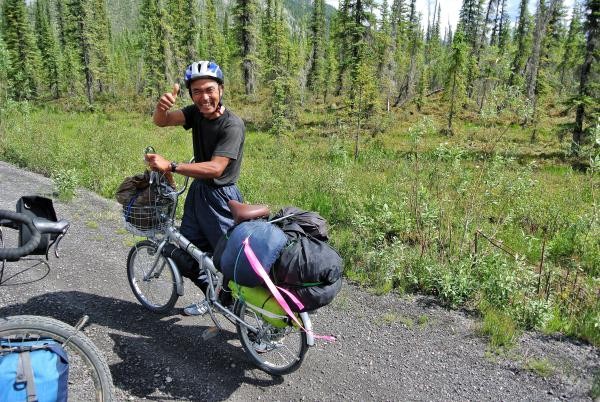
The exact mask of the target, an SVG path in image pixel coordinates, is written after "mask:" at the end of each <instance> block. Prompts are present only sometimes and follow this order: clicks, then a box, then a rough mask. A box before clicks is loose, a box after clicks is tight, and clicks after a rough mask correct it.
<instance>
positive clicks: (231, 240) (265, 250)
mask: <svg viewBox="0 0 600 402" xmlns="http://www.w3.org/2000/svg"><path fill="white" fill-rule="evenodd" d="M248 237H249V239H250V247H251V248H252V251H254V254H256V257H258V259H259V261H260V262H261V264H262V266H263V268H264V269H265V271H266V272H267V273H269V271H270V270H271V267H272V266H273V264H274V263H275V260H277V258H278V257H279V254H280V253H281V250H283V248H284V247H285V245H286V243H287V237H286V235H285V233H283V230H281V229H280V228H279V227H277V226H275V225H273V224H271V223H269V222H266V221H262V220H255V221H249V222H242V223H240V224H239V225H237V226H236V227H234V228H233V229H232V230H231V231H230V232H229V236H228V238H227V243H226V245H225V248H224V249H223V253H222V254H221V256H220V260H219V261H218V265H217V266H220V269H221V272H223V275H224V277H225V280H233V281H235V282H236V283H238V284H240V285H243V286H250V287H254V286H259V285H262V279H260V277H258V276H257V275H256V273H255V272H254V270H253V269H252V267H251V266H250V262H249V261H248V259H247V258H246V254H245V253H244V245H243V241H244V240H246V238H248Z"/></svg>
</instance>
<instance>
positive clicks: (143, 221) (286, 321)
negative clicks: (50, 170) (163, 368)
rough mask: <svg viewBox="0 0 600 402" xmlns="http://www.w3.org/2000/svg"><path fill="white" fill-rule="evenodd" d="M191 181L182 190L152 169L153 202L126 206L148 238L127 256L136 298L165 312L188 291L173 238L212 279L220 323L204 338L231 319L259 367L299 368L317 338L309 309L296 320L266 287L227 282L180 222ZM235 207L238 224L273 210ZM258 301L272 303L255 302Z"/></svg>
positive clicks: (134, 226) (131, 224) (135, 229)
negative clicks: (227, 294) (227, 295)
mask: <svg viewBox="0 0 600 402" xmlns="http://www.w3.org/2000/svg"><path fill="white" fill-rule="evenodd" d="M188 180H189V178H186V179H185V183H184V185H183V188H181V189H180V190H179V191H176V190H174V189H173V188H172V187H170V185H169V183H168V182H167V180H166V179H165V178H164V176H162V175H160V174H158V173H156V172H151V173H150V186H149V187H148V190H147V191H149V192H150V196H151V199H152V201H151V202H150V205H146V206H131V205H129V206H127V205H124V206H123V213H124V218H125V227H126V229H127V230H128V231H130V232H131V233H133V234H134V235H137V236H142V237H146V240H143V241H140V242H138V243H137V244H136V245H134V246H133V247H132V248H131V250H130V252H129V255H128V257H127V277H128V281H129V285H130V286H131V289H132V290H133V293H134V295H135V297H136V298H137V299H138V301H139V302H140V303H141V304H142V305H143V306H144V307H145V308H146V309H148V310H150V311H152V312H155V313H165V312H168V311H169V310H170V309H172V308H173V307H174V305H175V303H176V302H177V300H178V298H179V297H180V296H182V295H183V293H184V288H183V280H182V275H181V273H180V270H179V268H178V266H177V264H176V262H175V261H174V260H173V259H172V258H170V257H166V256H164V255H163V254H162V252H161V251H162V250H163V248H164V247H165V246H166V245H167V244H169V243H171V244H173V245H175V246H177V247H179V248H180V249H181V250H183V251H185V252H186V253H188V254H189V255H190V256H192V257H193V258H194V260H196V261H197V262H198V264H199V268H200V272H201V273H202V272H204V273H205V274H206V275H207V277H208V279H209V280H208V288H207V291H206V301H207V303H208V314H209V315H210V318H211V319H212V321H213V322H214V324H215V326H214V327H209V328H208V329H207V330H205V331H204V333H203V334H202V336H203V338H204V339H208V338H210V337H212V336H214V335H216V334H217V333H218V332H219V331H221V330H223V329H224V327H223V325H222V323H221V321H220V319H225V320H227V321H229V322H230V323H232V324H234V325H235V327H236V330H237V333H238V337H239V340H240V342H241V344H242V347H243V349H244V351H245V352H246V354H247V355H248V357H249V358H250V360H251V361H252V363H253V364H254V365H256V366H257V367H258V368H259V369H261V370H263V371H265V372H267V373H269V374H273V375H283V374H287V373H290V372H292V371H294V370H296V369H297V368H298V367H299V366H300V365H301V363H302V361H303V359H304V356H305V354H306V352H307V350H308V347H309V346H312V345H314V342H315V339H314V338H315V337H314V335H313V334H312V323H311V320H310V317H309V315H308V313H306V312H303V313H296V316H295V320H294V319H291V318H290V317H289V316H286V315H285V314H283V315H282V314H281V311H279V314H278V313H273V311H277V309H276V308H271V307H273V304H272V303H275V301H274V300H273V299H272V298H269V294H268V290H266V289H265V288H262V287H256V288H248V287H244V286H240V285H237V284H236V283H234V282H233V281H230V282H229V283H228V284H223V283H222V274H221V273H220V272H219V271H218V270H217V269H216V268H215V265H214V263H213V260H212V258H211V255H209V254H208V253H206V252H203V251H202V250H200V249H199V248H197V247H196V246H194V245H193V244H192V243H191V242H190V241H189V240H188V239H186V238H185V237H184V236H183V235H182V234H181V233H180V232H179V230H178V229H177V228H176V227H175V211H176V207H177V202H178V199H179V196H180V195H181V194H182V193H183V192H184V191H185V190H186V188H187V184H188ZM230 206H231V207H232V213H233V215H234V219H235V221H236V224H238V223H240V222H241V221H244V220H251V219H254V218H262V217H265V216H267V215H268V214H269V211H268V209H267V208H266V207H264V206H252V205H247V204H240V203H238V204H237V205H235V204H234V205H231V203H230ZM223 288H229V289H231V290H232V295H233V300H234V303H233V307H232V308H231V307H230V306H226V305H223V304H222V303H221V302H220V300H219V292H220V291H221V290H222V289H223ZM256 300H261V301H267V300H268V302H267V303H255V304H253V303H251V301H256ZM257 304H261V305H257ZM270 306H271V307H270ZM299 323H301V326H302V328H300V325H298V324H299Z"/></svg>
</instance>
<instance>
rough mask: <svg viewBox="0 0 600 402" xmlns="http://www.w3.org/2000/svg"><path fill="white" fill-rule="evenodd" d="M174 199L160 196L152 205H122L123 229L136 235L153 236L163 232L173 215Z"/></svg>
mask: <svg viewBox="0 0 600 402" xmlns="http://www.w3.org/2000/svg"><path fill="white" fill-rule="evenodd" d="M174 210H175V200H172V199H169V198H160V199H159V200H157V201H156V202H154V205H145V206H138V205H123V219H124V223H125V229H127V230H128V231H129V232H130V233H132V234H134V235H136V236H143V237H154V236H156V235H157V234H159V233H163V232H164V230H165V228H166V227H167V225H168V223H169V219H170V218H171V217H172V216H173V213H174Z"/></svg>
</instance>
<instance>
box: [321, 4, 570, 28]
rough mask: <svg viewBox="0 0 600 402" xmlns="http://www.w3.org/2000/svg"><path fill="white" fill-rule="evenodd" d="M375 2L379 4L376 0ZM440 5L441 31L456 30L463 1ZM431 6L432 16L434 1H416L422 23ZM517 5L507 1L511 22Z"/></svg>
mask: <svg viewBox="0 0 600 402" xmlns="http://www.w3.org/2000/svg"><path fill="white" fill-rule="evenodd" d="M338 1H339V0H326V2H327V4H330V5H332V6H334V7H336V8H337V6H338ZM392 1H393V0H388V3H389V4H391V3H392ZM574 1H575V0H564V1H563V3H564V5H565V7H566V8H567V10H569V13H570V10H571V9H572V8H573V3H574ZM376 2H379V1H378V0H376ZM438 2H439V4H440V5H441V8H442V9H441V11H442V17H441V22H442V23H441V25H442V29H445V27H447V26H448V23H450V25H452V29H453V30H454V28H456V23H457V21H458V13H459V12H460V7H461V6H462V3H463V0H438ZM428 3H430V4H431V13H432V14H433V7H434V6H435V0H417V3H416V4H417V9H418V11H419V12H421V14H422V15H423V21H424V23H425V24H426V23H427V4H428ZM486 3H487V1H486ZM519 3H520V0H508V1H507V5H508V14H509V15H510V19H511V21H513V22H514V21H515V18H516V17H517V16H518V14H519ZM537 3H538V1H537V0H529V11H530V12H531V13H535V9H536V7H537Z"/></svg>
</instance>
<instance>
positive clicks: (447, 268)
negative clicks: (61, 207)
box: [0, 102, 600, 346]
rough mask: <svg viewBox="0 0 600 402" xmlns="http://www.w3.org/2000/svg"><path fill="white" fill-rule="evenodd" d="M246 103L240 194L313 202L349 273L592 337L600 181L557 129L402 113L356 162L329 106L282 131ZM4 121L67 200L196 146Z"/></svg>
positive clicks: (14, 141) (23, 158) (152, 133)
mask: <svg viewBox="0 0 600 402" xmlns="http://www.w3.org/2000/svg"><path fill="white" fill-rule="evenodd" d="M234 110H236V109H235V108H234ZM240 110H241V111H242V113H243V114H242V117H244V118H245V119H246V121H247V122H248V123H247V135H246V148H245V153H244V166H243V169H242V177H241V179H240V181H239V186H240V188H241V191H242V193H243V194H244V197H245V199H246V201H248V202H251V203H265V204H268V205H269V206H271V208H272V209H273V210H274V211H276V210H277V209H278V208H280V207H283V206H286V205H294V206H297V207H299V208H302V209H306V210H313V211H317V212H318V213H320V214H321V215H322V216H323V217H325V218H326V219H327V221H328V222H329V224H330V232H331V241H332V243H333V245H334V246H335V247H336V248H337V249H338V250H339V251H340V254H341V255H342V256H343V257H344V260H345V272H344V275H345V276H346V277H347V278H348V279H349V280H351V281H354V282H356V283H359V284H362V285H365V286H369V287H371V288H372V289H374V290H375V292H377V293H386V292H389V291H392V290H393V291H396V292H399V293H409V292H418V293H423V294H428V295H434V296H436V297H438V298H439V299H440V300H441V301H442V302H443V303H445V304H446V305H448V306H450V307H455V308H458V307H463V306H474V307H475V308H479V309H480V311H481V312H482V314H483V316H484V319H483V321H484V326H485V327H486V329H485V330H483V331H484V333H485V334H486V336H489V337H490V339H491V340H492V341H491V342H493V344H497V345H498V346H503V345H508V344H510V342H511V339H514V336H516V334H517V333H518V331H519V330H520V329H532V328H533V329H539V330H547V331H560V332H562V333H565V334H566V335H572V336H576V337H579V338H581V339H584V340H586V341H588V342H590V343H593V344H595V345H600V331H599V330H598V328H600V303H599V302H598V288H599V287H598V281H599V280H600V279H599V278H600V243H599V242H598V239H599V238H600V219H598V210H597V201H596V200H597V198H598V194H597V191H598V186H599V184H600V177H599V176H598V174H597V173H581V172H576V171H573V169H571V168H570V167H569V166H568V165H566V164H565V163H564V162H562V161H561V157H562V155H563V153H562V150H563V148H564V145H565V144H564V142H560V141H559V140H558V139H557V136H556V134H554V133H553V131H552V129H551V127H552V126H551V125H547V126H544V127H543V130H542V129H540V130H539V135H538V137H537V140H536V142H535V143H533V144H531V142H530V140H529V134H528V133H526V132H524V131H523V129H522V128H521V127H520V126H518V125H511V124H508V125H498V124H496V125H494V124H490V123H485V124H483V123H477V122H471V123H469V124H464V126H462V127H460V126H459V125H458V124H457V129H456V135H454V136H453V137H443V136H440V134H439V130H438V129H439V128H440V127H441V124H442V123H440V121H441V119H437V120H436V116H435V115H433V116H430V117H427V118H420V119H417V118H416V117H415V116H413V115H410V114H409V113H406V112H403V111H401V112H397V113H396V114H394V115H393V118H394V119H395V120H393V121H391V123H390V124H389V128H388V129H387V131H385V132H383V133H378V134H376V135H368V134H363V135H361V136H360V137H359V138H360V140H359V144H358V145H359V147H358V148H359V153H358V156H357V158H356V159H355V157H354V145H355V143H354V136H353V130H354V128H353V126H351V125H350V124H348V123H347V122H345V123H344V122H341V123H338V122H336V119H335V114H334V112H331V111H330V110H328V109H327V108H326V107H325V106H323V107H322V109H318V110H315V111H314V112H306V111H303V112H302V113H301V118H302V119H304V120H303V121H301V122H300V123H299V124H298V126H297V128H296V130H295V131H294V132H291V133H288V134H284V135H280V136H273V135H271V134H269V133H267V132H266V131H265V130H264V129H263V127H264V123H265V122H264V120H258V119H261V118H262V117H261V116H260V115H259V114H257V113H254V112H255V111H253V109H252V108H251V107H248V106H247V105H245V106H244V107H242V108H240ZM236 111H237V110H236ZM0 130H1V132H2V135H1V136H0V158H1V159H3V160H6V161H9V162H11V163H15V164H17V165H19V166H23V167H27V168H29V169H31V170H33V171H36V172H40V173H42V174H45V175H47V176H49V177H52V178H53V179H54V183H55V187H56V189H57V193H58V194H59V196H60V194H63V196H64V197H68V196H69V194H72V191H74V189H75V188H76V187H77V186H82V187H85V188H88V189H90V190H92V191H95V192H97V193H98V194H101V195H102V196H104V197H107V198H112V197H114V192H115V190H116V188H117V186H118V185H119V184H120V183H121V181H122V180H123V179H124V178H125V177H126V176H130V175H133V174H136V173H139V172H141V171H142V170H143V169H144V167H145V166H144V163H143V155H142V151H143V149H144V148H145V147H146V146H148V145H152V146H154V148H155V149H156V150H157V152H159V153H162V154H164V155H165V157H167V158H169V159H172V160H177V161H186V160H188V159H189V158H190V157H191V152H192V151H191V145H190V134H189V133H188V132H185V131H183V130H181V129H180V128H157V127H155V126H154V125H153V124H152V123H151V119H150V117H149V116H146V115H142V114H140V113H136V112H127V113H126V112H122V111H110V112H109V111H97V112H94V113H90V112H76V111H68V112H66V111H62V110H61V109H60V108H59V107H54V108H51V109H44V108H36V107H33V106H32V105H31V104H28V103H14V102H13V103H11V104H10V105H8V106H7V108H6V109H4V110H3V111H2V119H1V121H0ZM61 197H62V196H61ZM134 240H135V239H133V238H131V239H127V240H125V239H124V242H126V243H127V244H128V245H133V243H134ZM341 304H343V303H341ZM500 312H502V313H500ZM486 320H488V322H487V324H486ZM513 326H514V328H513ZM507 330H508V331H512V332H513V335H510V336H507V335H509V333H507V332H506V331H507Z"/></svg>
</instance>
